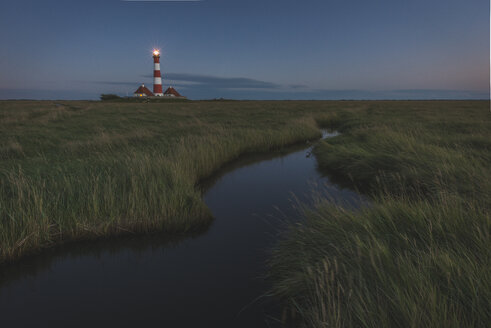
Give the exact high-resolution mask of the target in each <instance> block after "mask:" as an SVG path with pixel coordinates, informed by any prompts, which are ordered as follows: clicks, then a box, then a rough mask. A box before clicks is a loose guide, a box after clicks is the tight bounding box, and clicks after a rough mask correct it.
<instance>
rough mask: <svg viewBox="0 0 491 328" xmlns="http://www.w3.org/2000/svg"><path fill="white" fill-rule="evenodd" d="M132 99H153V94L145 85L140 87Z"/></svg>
mask: <svg viewBox="0 0 491 328" xmlns="http://www.w3.org/2000/svg"><path fill="white" fill-rule="evenodd" d="M133 97H153V92H152V91H150V90H148V88H147V87H146V86H145V84H142V85H140V87H139V88H138V89H136V91H135V92H134V93H133Z"/></svg>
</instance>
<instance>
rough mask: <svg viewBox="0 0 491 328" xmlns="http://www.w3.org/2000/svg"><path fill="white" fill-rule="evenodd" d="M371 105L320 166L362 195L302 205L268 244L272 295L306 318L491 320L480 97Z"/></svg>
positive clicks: (487, 144)
mask: <svg viewBox="0 0 491 328" xmlns="http://www.w3.org/2000/svg"><path fill="white" fill-rule="evenodd" d="M473 104H474V106H472V105H471V104H469V103H468V102H454V103H451V102H426V103H423V102H409V103H404V102H401V103H391V102H381V103H369V104H368V106H367V107H365V108H360V109H359V110H352V109H350V110H341V111H338V112H336V113H333V115H332V116H331V117H326V118H324V120H325V121H324V123H325V124H329V125H331V126H332V127H336V128H337V129H339V130H342V131H343V134H342V135H341V136H339V137H337V138H333V139H326V140H324V141H322V142H321V143H318V146H317V147H316V149H315V151H314V152H315V154H316V156H317V158H318V161H319V166H320V167H321V168H322V169H324V170H325V171H326V172H330V173H331V174H332V173H333V172H336V173H337V174H338V175H341V176H344V177H345V178H347V179H348V180H350V181H352V183H353V185H355V186H357V187H358V188H359V189H360V190H363V191H364V192H365V193H367V194H368V195H370V196H371V198H372V204H371V205H370V206H367V207H365V208H363V209H361V210H349V209H346V208H343V207H340V206H336V205H334V204H332V203H330V202H328V201H324V202H320V203H318V204H317V205H316V207H315V208H312V209H308V210H305V212H304V215H303V216H304V221H302V222H301V223H300V224H298V225H296V226H292V227H290V228H289V229H288V231H287V232H285V233H284V234H283V236H282V238H281V241H280V242H279V244H278V245H277V247H276V248H275V250H274V253H273V256H272V260H271V263H270V264H271V276H272V278H273V283H274V289H273V292H274V294H275V295H277V296H279V297H281V298H282V299H283V300H284V301H285V306H286V307H287V308H289V309H290V311H289V312H293V313H294V314H295V317H296V318H297V319H298V320H299V324H302V325H303V326H306V327H487V326H488V325H489V322H491V313H490V311H491V310H490V309H491V303H490V300H491V217H490V199H491V179H490V177H491V166H489V163H490V160H491V124H490V123H491V117H490V114H489V109H488V102H481V103H480V102H475V103H473Z"/></svg>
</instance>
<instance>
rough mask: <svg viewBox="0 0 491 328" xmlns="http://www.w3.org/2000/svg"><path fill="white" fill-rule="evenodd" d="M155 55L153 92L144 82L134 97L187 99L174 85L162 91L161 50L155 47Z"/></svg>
mask: <svg viewBox="0 0 491 328" xmlns="http://www.w3.org/2000/svg"><path fill="white" fill-rule="evenodd" d="M152 55H153V92H151V91H150V90H149V89H148V88H147V87H145V85H144V84H142V85H141V86H140V87H139V88H138V89H137V90H136V91H135V92H134V93H133V96H134V97H152V98H157V97H172V98H181V99H185V98H186V97H183V96H181V95H180V94H179V92H177V90H176V89H174V88H173V87H169V88H168V89H167V90H166V91H165V92H163V91H162V75H161V73H160V51H159V50H157V49H154V50H153V52H152Z"/></svg>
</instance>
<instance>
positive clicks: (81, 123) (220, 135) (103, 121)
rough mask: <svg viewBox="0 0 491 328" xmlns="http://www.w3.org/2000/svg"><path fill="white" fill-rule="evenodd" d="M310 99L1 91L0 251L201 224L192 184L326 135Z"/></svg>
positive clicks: (13, 254)
mask: <svg viewBox="0 0 491 328" xmlns="http://www.w3.org/2000/svg"><path fill="white" fill-rule="evenodd" d="M327 106H328V105H327V104H326V103H314V102H211V101H210V102H181V103H179V102H171V103H148V104H147V103H143V104H133V103H105V102H102V103H101V102H63V101H62V102H52V101H43V102H40V101H39V102H35V101H33V102H31V101H18V102H15V101H12V102H11V101H8V102H0V140H1V144H0V159H1V160H0V262H3V261H6V260H11V259H15V258H17V257H19V256H21V255H23V254H26V253H28V252H32V251H36V250H38V249H41V248H45V247H50V246H52V245H55V244H58V243H61V242H64V241H68V240H77V239H87V238H98V237H102V236H108V235H115V234H124V233H128V232H142V233H145V232H151V231H166V232H169V233H185V232H189V231H192V230H199V229H202V227H203V226H204V225H205V226H206V225H208V224H209V223H210V221H211V215H210V213H209V210H208V209H207V207H206V206H205V204H204V203H203V201H202V199H201V194H200V192H199V190H198V188H196V184H197V183H198V182H199V180H200V179H201V178H203V177H206V176H208V175H210V174H211V173H212V172H213V171H215V170H217V169H218V168H219V167H220V166H221V165H223V164H224V163H225V162H228V161H230V160H232V159H234V158H236V157H238V156H239V155H241V154H244V153H248V152H257V151H267V150H270V149H272V148H275V147H280V146H282V145H287V144H291V143H295V142H297V141H301V140H306V139H312V138H316V137H318V136H319V135H320V133H319V130H318V128H317V125H316V122H315V120H314V118H313V117H314V116H316V115H320V114H321V113H322V112H324V111H326V110H327V109H326V108H327Z"/></svg>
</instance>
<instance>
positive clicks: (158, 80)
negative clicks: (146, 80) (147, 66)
mask: <svg viewBox="0 0 491 328" xmlns="http://www.w3.org/2000/svg"><path fill="white" fill-rule="evenodd" d="M153 94H154V95H155V96H157V97H162V96H163V95H164V93H163V92H162V76H161V75H160V51H158V50H154V51H153Z"/></svg>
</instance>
